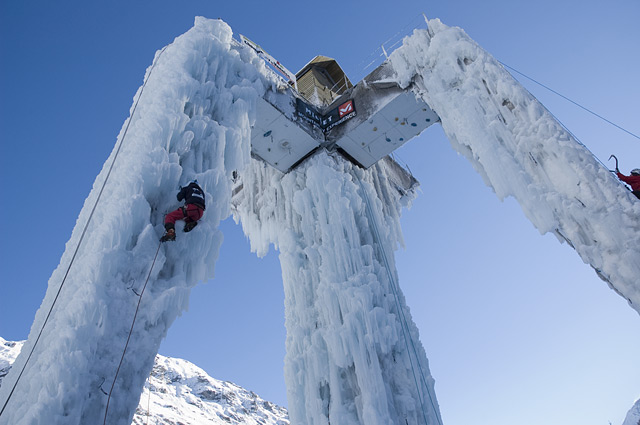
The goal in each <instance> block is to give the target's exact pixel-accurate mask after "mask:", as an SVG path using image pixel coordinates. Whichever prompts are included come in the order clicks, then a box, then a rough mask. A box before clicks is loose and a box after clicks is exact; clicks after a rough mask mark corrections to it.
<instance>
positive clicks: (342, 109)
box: [338, 100, 353, 118]
mask: <svg viewBox="0 0 640 425" xmlns="http://www.w3.org/2000/svg"><path fill="white" fill-rule="evenodd" d="M351 112H353V100H350V101H348V102H345V103H343V104H342V105H340V106H338V114H339V115H340V118H342V117H344V116H345V115H347V114H348V113H351Z"/></svg>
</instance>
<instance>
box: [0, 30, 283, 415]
mask: <svg viewBox="0 0 640 425" xmlns="http://www.w3.org/2000/svg"><path fill="white" fill-rule="evenodd" d="M231 36H232V32H231V29H230V28H229V27H228V26H227V25H226V24H225V23H223V22H222V21H217V20H206V19H202V18H198V19H196V24H195V26H194V28H192V29H191V30H190V31H188V32H187V33H186V34H184V35H182V36H180V37H178V38H177V39H176V40H175V41H174V42H173V43H172V44H171V45H169V46H167V47H166V48H165V49H163V50H162V51H161V52H159V53H158V54H156V58H155V60H154V65H153V66H151V67H150V68H149V69H148V71H147V75H146V77H145V81H146V85H145V86H143V88H141V89H140V90H138V93H137V94H136V97H135V99H134V105H137V106H135V107H134V108H132V114H131V117H130V118H129V120H128V121H127V122H125V125H124V126H123V130H122V132H121V134H120V136H119V137H118V141H117V143H116V148H114V151H113V153H112V154H111V156H110V157H109V158H108V159H107V161H106V163H105V165H104V168H103V170H102V172H101V173H100V174H99V175H98V177H97V179H96V181H95V184H94V188H93V190H92V191H91V193H90V194H89V197H88V198H87V200H86V202H85V205H84V208H83V209H82V211H81V213H80V216H79V218H78V221H77V224H76V227H75V229H74V231H73V233H72V235H71V239H70V240H69V242H68V243H67V249H66V251H65V253H64V255H63V257H62V259H61V261H60V265H59V266H58V268H57V269H56V270H55V271H54V273H53V275H52V277H51V279H50V281H49V288H48V290H47V293H46V296H45V299H44V301H43V303H42V306H41V308H40V310H39V311H38V313H37V315H36V318H35V321H34V324H33V326H32V329H31V333H30V335H29V339H28V341H27V342H26V343H25V345H24V348H23V350H22V353H21V354H20V356H19V357H18V359H17V360H16V362H15V364H14V367H13V368H12V370H11V373H10V374H9V375H8V376H7V378H6V379H5V380H4V382H3V385H2V389H1V391H0V407H4V411H3V413H2V415H1V416H0V423H1V424H2V425H20V424H29V425H34V424H43V425H44V424H46V425H52V424H64V425H69V424H102V423H103V420H104V414H105V407H106V403H107V393H109V392H110V389H111V385H112V383H113V382H114V376H115V374H116V370H117V369H118V365H119V362H120V359H121V356H122V353H123V350H124V346H125V342H126V341H127V337H128V335H129V330H130V329H131V324H132V321H133V317H134V312H135V311H136V306H137V304H138V301H139V299H140V298H139V296H138V294H140V293H141V292H142V287H143V285H144V283H145V280H146V279H147V276H148V278H149V282H148V284H147V286H146V292H145V293H144V297H143V298H142V301H141V304H140V309H139V311H138V315H137V321H136V325H135V327H134V328H133V332H132V334H131V339H130V343H129V346H128V349H127V353H126V356H125V357H124V361H123V363H122V366H121V367H120V372H119V375H118V379H117V381H115V386H114V388H113V392H112V395H111V399H110V404H109V415H108V417H107V423H108V424H111V425H115V424H118V425H129V424H130V423H131V419H132V416H133V414H134V411H135V408H136V406H137V404H138V399H139V396H140V393H141V390H142V387H143V384H144V382H145V379H146V378H147V376H148V375H149V372H150V371H151V368H152V366H153V360H154V356H155V354H156V353H157V350H158V346H159V345H160V341H161V340H162V338H163V337H164V335H165V334H166V332H167V329H168V328H169V326H170V325H171V323H172V322H173V320H174V319H175V318H176V317H177V316H178V315H179V314H180V313H181V312H182V311H183V310H184V309H185V308H186V307H187V303H188V297H189V293H190V290H191V288H192V287H193V286H194V285H195V284H196V283H197V282H198V281H202V280H204V279H207V278H211V277H213V264H214V263H215V260H216V259H217V257H218V251H219V248H220V244H221V242H222V235H221V233H220V231H219V230H218V224H219V223H220V221H221V220H222V219H224V218H226V217H227V216H228V215H229V214H230V197H231V196H230V194H231V176H232V173H233V171H235V170H241V169H242V168H243V167H244V166H245V165H246V164H248V163H249V159H250V149H251V147H250V133H251V124H252V120H253V119H254V117H253V116H254V114H255V112H254V111H255V102H256V99H257V97H258V96H262V94H263V93H264V91H265V87H269V86H270V84H272V82H271V81H270V80H269V78H267V77H265V76H264V75H265V74H266V73H264V72H263V71H264V64H263V62H262V61H261V60H260V59H258V58H257V57H256V55H255V54H253V53H252V52H251V51H250V49H242V48H239V47H236V46H235V45H234V43H233V41H232V37H231ZM125 131H126V137H124V135H125ZM116 156H117V158H116ZM114 161H115V162H114ZM111 164H113V169H112V171H111V173H110V175H109V178H108V181H107V183H106V185H105V186H104V191H103V193H102V196H101V198H100V202H98V203H97V204H96V202H97V198H98V195H99V193H100V192H101V190H102V187H103V183H104V182H105V179H106V178H107V174H108V173H109V169H110V167H111ZM192 178H197V179H198V181H199V183H200V185H201V186H202V187H203V189H204V191H205V194H206V196H207V199H208V205H207V210H206V212H205V214H204V217H203V219H202V220H201V222H200V223H199V225H198V227H197V231H193V232H191V233H188V234H184V233H182V232H181V231H180V230H181V228H180V227H178V240H177V241H176V242H175V243H170V244H164V245H162V246H159V241H158V239H159V237H160V236H161V235H162V233H163V230H164V229H163V216H164V214H165V212H167V211H169V210H172V209H175V208H177V207H178V206H179V203H178V202H177V200H176V198H175V196H176V193H177V190H178V188H179V185H184V184H185V183H186V182H188V181H189V180H190V179H192ZM94 205H96V209H95V213H94V214H93V218H92V219H91V221H90V223H89V226H88V227H86V234H85V235H84V238H83V241H82V244H81V245H80V247H79V249H78V251H77V255H75V254H74V253H75V250H76V247H77V246H78V245H79V243H80V238H81V235H82V234H83V231H84V229H85V225H86V224H87V222H88V220H89V216H90V214H91V211H92V209H93V207H94ZM156 251H158V257H157V261H156V263H155V266H154V268H153V270H152V272H150V269H151V265H152V262H153V258H154V255H155V253H156ZM74 256H75V258H74V259H73V265H72V266H71V268H69V264H70V263H71V261H72V257H74ZM67 270H69V273H68V275H67V276H66V277H65V274H66V272H67ZM63 281H64V286H63V287H62V288H61V289H60V287H61V285H62V282H63ZM59 289H60V291H59ZM58 291H59V296H58V298H57V301H56V302H55V305H54V307H53V309H51V306H52V305H53V303H54V298H56V294H57V293H58ZM50 311H51V315H50V317H49V318H48V321H47V323H46V326H44V327H43V325H44V322H45V318H46V317H47V315H48V314H49V312H50ZM41 330H42V334H41V336H40V338H39V341H38V343H37V345H35V350H34V351H33V355H32V356H31V358H30V360H29V361H28V362H26V359H27V357H28V355H29V353H30V352H31V350H32V347H34V344H35V340H36V339H37V338H38V335H39V333H40V331H41ZM25 364H26V367H25ZM23 369H24V373H23V374H22V376H21V377H20V380H19V381H18V382H17V385H15V390H13V393H12V395H11V398H10V399H9V400H8V402H7V397H8V395H9V393H10V392H11V390H12V389H13V388H14V384H15V383H16V380H17V378H18V375H19V374H20V372H21V370H23Z"/></svg>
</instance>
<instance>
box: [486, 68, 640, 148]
mask: <svg viewBox="0 0 640 425" xmlns="http://www.w3.org/2000/svg"><path fill="white" fill-rule="evenodd" d="M498 62H500V61H498ZM500 63H501V64H502V65H503V66H504V67H505V68H509V69H510V70H512V71H513V72H515V73H517V74H519V75H522V76H523V77H525V78H526V79H528V80H530V81H533V82H534V83H536V84H537V85H539V86H541V87H544V88H545V89H547V90H549V91H550V92H551V93H554V94H556V95H558V96H560V97H561V98H563V99H565V100H567V101H569V102H571V103H573V104H574V105H576V106H577V107H579V108H581V109H584V110H585V111H587V112H589V113H590V114H592V115H595V116H596V117H598V118H600V119H601V120H603V121H606V122H607V123H609V124H611V125H612V126H614V127H616V128H618V129H620V130H622V131H624V132H625V133H627V134H629V135H631V136H633V137H635V138H636V139H640V136H638V135H637V134H634V133H632V132H630V131H629V130H627V129H625V128H623V127H621V126H619V125H618V124H616V123H614V122H612V121H610V120H608V119H606V118H605V117H603V116H602V115H599V114H597V113H595V112H593V111H592V110H591V109H589V108H586V107H584V106H582V105H581V104H579V103H578V102H575V101H573V100H571V99H569V98H568V97H567V96H565V95H563V94H562V93H558V92H557V91H555V90H553V89H552V88H550V87H548V86H546V85H544V84H542V83H541V82H539V81H536V80H534V79H533V78H531V77H529V76H527V75H525V74H523V73H522V72H520V71H518V70H517V69H515V68H512V67H510V66H509V65H507V64H506V63H504V62H500ZM565 128H566V127H565ZM574 137H575V136H574Z"/></svg>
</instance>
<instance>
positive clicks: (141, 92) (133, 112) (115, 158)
mask: <svg viewBox="0 0 640 425" xmlns="http://www.w3.org/2000/svg"><path fill="white" fill-rule="evenodd" d="M167 47H168V46H165V47H164V48H163V49H162V50H161V51H160V53H159V54H158V56H157V57H156V60H155V61H154V63H153V65H152V66H151V70H150V71H149V75H148V76H147V78H146V79H145V81H144V83H143V84H142V88H141V89H140V95H139V96H138V99H136V103H135V105H134V106H133V111H132V112H131V118H129V121H127V126H126V127H125V129H124V133H123V134H122V139H121V140H120V144H119V145H118V149H116V152H115V154H114V155H113V161H112V162H111V166H110V167H109V171H108V172H107V175H106V177H105V179H104V181H103V182H102V187H101V188H100V192H99V193H98V196H97V198H96V202H95V203H94V204H93V208H92V209H91V213H90V214H89V218H88V219H87V222H86V224H85V225H84V229H83V230H82V234H81V235H80V240H79V241H78V245H77V246H76V249H75V251H74V252H73V256H72V257H71V261H70V262H69V266H68V267H67V270H66V272H65V274H64V277H63V279H62V283H61V284H60V286H59V287H58V291H57V292H56V296H55V298H54V299H53V303H51V308H49V312H48V313H47V317H46V318H45V320H44V323H43V324H42V327H41V328H40V332H39V333H38V336H37V337H36V340H35V342H34V343H33V346H32V347H31V351H30V352H29V356H28V357H27V360H26V361H25V362H24V364H23V365H22V369H21V370H20V374H19V375H18V378H16V380H15V382H14V383H13V387H12V388H11V391H10V392H9V395H8V396H7V399H6V400H5V402H4V405H3V406H2V409H1V410H0V416H2V413H4V410H5V408H6V407H7V404H9V400H10V399H11V396H12V395H13V392H14V391H15V389H16V386H17V385H18V382H19V381H20V378H22V374H23V373H24V371H25V369H26V367H27V364H28V363H29V360H30V359H31V356H32V355H33V352H34V351H35V349H36V346H37V345H38V341H40V337H41V336H42V332H43V331H44V328H45V326H46V325H47V322H48V321H49V317H50V316H51V312H52V311H53V308H54V307H55V305H56V302H57V301H58V297H59V296H60V292H61V291H62V287H63V286H64V284H65V282H66V280H67V276H69V270H71V266H72V265H73V263H74V261H75V259H76V256H77V254H78V251H79V250H80V246H81V245H82V241H83V240H84V236H85V235H86V233H87V229H88V228H89V224H90V223H91V219H92V218H93V214H94V213H95V211H96V207H97V206H98V202H100V198H101V197H102V193H103V192H104V188H105V186H106V185H107V181H109V177H110V176H111V172H112V171H113V166H114V165H115V163H116V160H117V159H118V155H119V153H120V150H121V149H122V145H123V144H124V141H125V138H126V136H127V131H129V126H130V125H131V121H133V116H134V114H135V113H136V109H137V108H138V103H139V102H140V99H141V98H142V94H143V93H144V89H145V87H146V86H147V82H148V81H149V78H150V77H151V73H152V72H153V70H154V69H155V67H156V65H157V63H158V61H159V59H160V56H162V54H163V53H164V51H165V50H166V49H167Z"/></svg>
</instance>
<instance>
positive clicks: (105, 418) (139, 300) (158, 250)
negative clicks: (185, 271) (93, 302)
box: [104, 243, 162, 425]
mask: <svg viewBox="0 0 640 425" xmlns="http://www.w3.org/2000/svg"><path fill="white" fill-rule="evenodd" d="M161 246H162V243H160V244H158V249H156V255H155V256H154V257H153V262H152V263H151V267H150V268H149V274H148V275H147V280H146V281H145V282H144V286H143V287H142V291H141V292H140V296H139V297H138V305H137V306H136V312H135V314H134V315H133V320H132V321H131V329H129V335H128V336H127V342H126V343H125V344H124V350H122V357H120V363H119V364H118V369H116V374H115V376H114V377H113V382H112V383H111V389H110V390H109V395H108V397H107V407H106V408H105V410H104V425H106V424H107V414H108V413H109V402H110V401H111V393H113V387H115V385H116V379H118V374H119V373H120V367H121V366H122V362H123V361H124V355H125V353H126V352H127V347H129V341H130V340H131V334H133V326H134V325H135V324H136V319H137V318H138V311H139V310H140V303H142V296H143V295H144V290H145V289H147V283H149V278H150V277H151V272H152V271H153V267H154V266H155V265H156V259H157V258H158V252H160V247H161Z"/></svg>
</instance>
